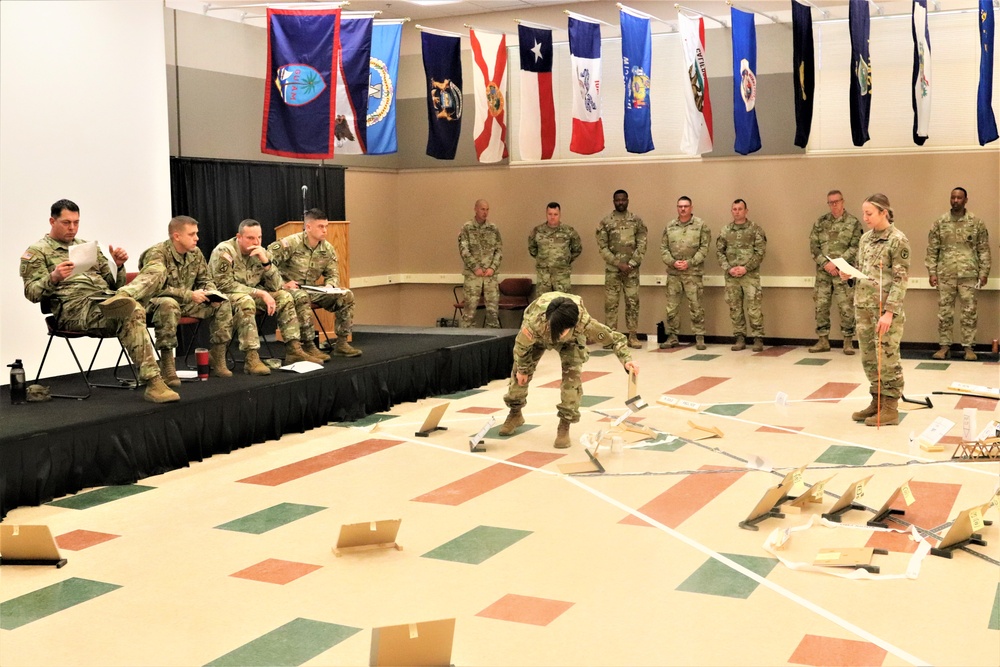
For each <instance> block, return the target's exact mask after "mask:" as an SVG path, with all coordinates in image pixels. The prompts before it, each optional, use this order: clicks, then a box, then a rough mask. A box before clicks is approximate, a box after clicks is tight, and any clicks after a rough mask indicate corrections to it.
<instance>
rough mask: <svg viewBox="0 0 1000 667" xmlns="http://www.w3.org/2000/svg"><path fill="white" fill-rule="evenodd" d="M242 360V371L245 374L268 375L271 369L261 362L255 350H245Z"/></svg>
mask: <svg viewBox="0 0 1000 667" xmlns="http://www.w3.org/2000/svg"><path fill="white" fill-rule="evenodd" d="M244 354H245V355H246V358H245V359H244V360H243V372H244V373H246V374H247V375H270V374H271V369H270V368H268V367H267V366H265V365H264V364H263V363H261V360H260V354H259V353H258V352H257V350H247V351H246V352H245V353H244Z"/></svg>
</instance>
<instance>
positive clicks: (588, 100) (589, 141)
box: [569, 16, 604, 155]
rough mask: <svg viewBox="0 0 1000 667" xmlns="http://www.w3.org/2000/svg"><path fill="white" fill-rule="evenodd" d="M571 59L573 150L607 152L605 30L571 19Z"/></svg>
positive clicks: (570, 146)
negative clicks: (603, 83) (603, 111)
mask: <svg viewBox="0 0 1000 667" xmlns="http://www.w3.org/2000/svg"><path fill="white" fill-rule="evenodd" d="M569 55H570V59H571V61H572V65H571V67H572V68H573V85H574V89H575V90H576V94H575V95H574V96H573V131H572V134H571V135H570V139H569V149H570V150H571V151H572V152H574V153H579V154H580V155H593V154H594V153H600V152H601V151H603V150H604V124H603V123H602V122H601V26H600V25H599V24H597V23H594V22H593V21H588V20H586V19H583V18H580V19H578V18H576V17H574V16H570V17H569Z"/></svg>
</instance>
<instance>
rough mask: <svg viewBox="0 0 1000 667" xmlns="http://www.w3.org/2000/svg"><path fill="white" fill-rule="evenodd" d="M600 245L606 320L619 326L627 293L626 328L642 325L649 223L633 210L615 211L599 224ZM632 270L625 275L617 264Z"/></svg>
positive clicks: (598, 239)
mask: <svg viewBox="0 0 1000 667" xmlns="http://www.w3.org/2000/svg"><path fill="white" fill-rule="evenodd" d="M597 248H598V250H600V252H601V257H602V258H603V259H604V264H605V267H604V322H605V324H607V325H608V326H609V327H611V328H612V329H617V328H618V301H619V299H621V295H622V292H624V293H625V328H626V329H627V330H628V331H635V330H636V329H638V328H639V266H640V265H641V264H642V258H643V257H645V255H646V225H645V223H643V221H642V218H640V217H639V216H637V215H634V214H633V213H632V212H631V211H625V212H624V213H619V212H618V211H612V212H611V213H609V214H608V215H607V216H605V217H604V219H603V220H601V222H600V223H599V224H598V225H597ZM621 262H627V263H628V265H629V266H631V267H632V270H631V271H629V272H628V273H627V274H623V273H622V272H621V271H619V270H618V264H619V263H621Z"/></svg>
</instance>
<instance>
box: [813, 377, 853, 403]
mask: <svg viewBox="0 0 1000 667" xmlns="http://www.w3.org/2000/svg"><path fill="white" fill-rule="evenodd" d="M860 386H861V385H860V384H855V383H853V382H827V383H826V384H825V385H823V386H822V387H820V388H819V389H817V390H816V391H814V392H813V393H811V394H809V395H808V396H806V400H815V399H817V398H829V399H831V400H829V401H818V402H820V403H838V402H840V399H842V398H846V397H847V396H849V395H850V393H851V392H852V391H854V390H855V389H857V388H858V387H860Z"/></svg>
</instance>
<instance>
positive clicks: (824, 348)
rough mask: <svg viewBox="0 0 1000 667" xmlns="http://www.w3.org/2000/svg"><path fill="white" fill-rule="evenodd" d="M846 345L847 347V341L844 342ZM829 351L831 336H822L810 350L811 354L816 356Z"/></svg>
mask: <svg viewBox="0 0 1000 667" xmlns="http://www.w3.org/2000/svg"><path fill="white" fill-rule="evenodd" d="M844 344H845V345H846V344H847V341H846V340H845V341H844ZM844 349H845V350H846V349H847V348H846V347H845V348H844ZM829 351H830V337H829V336H820V337H819V340H818V341H816V344H815V345H813V346H812V347H810V348H809V352H810V353H811V354H816V353H817V352H829Z"/></svg>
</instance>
